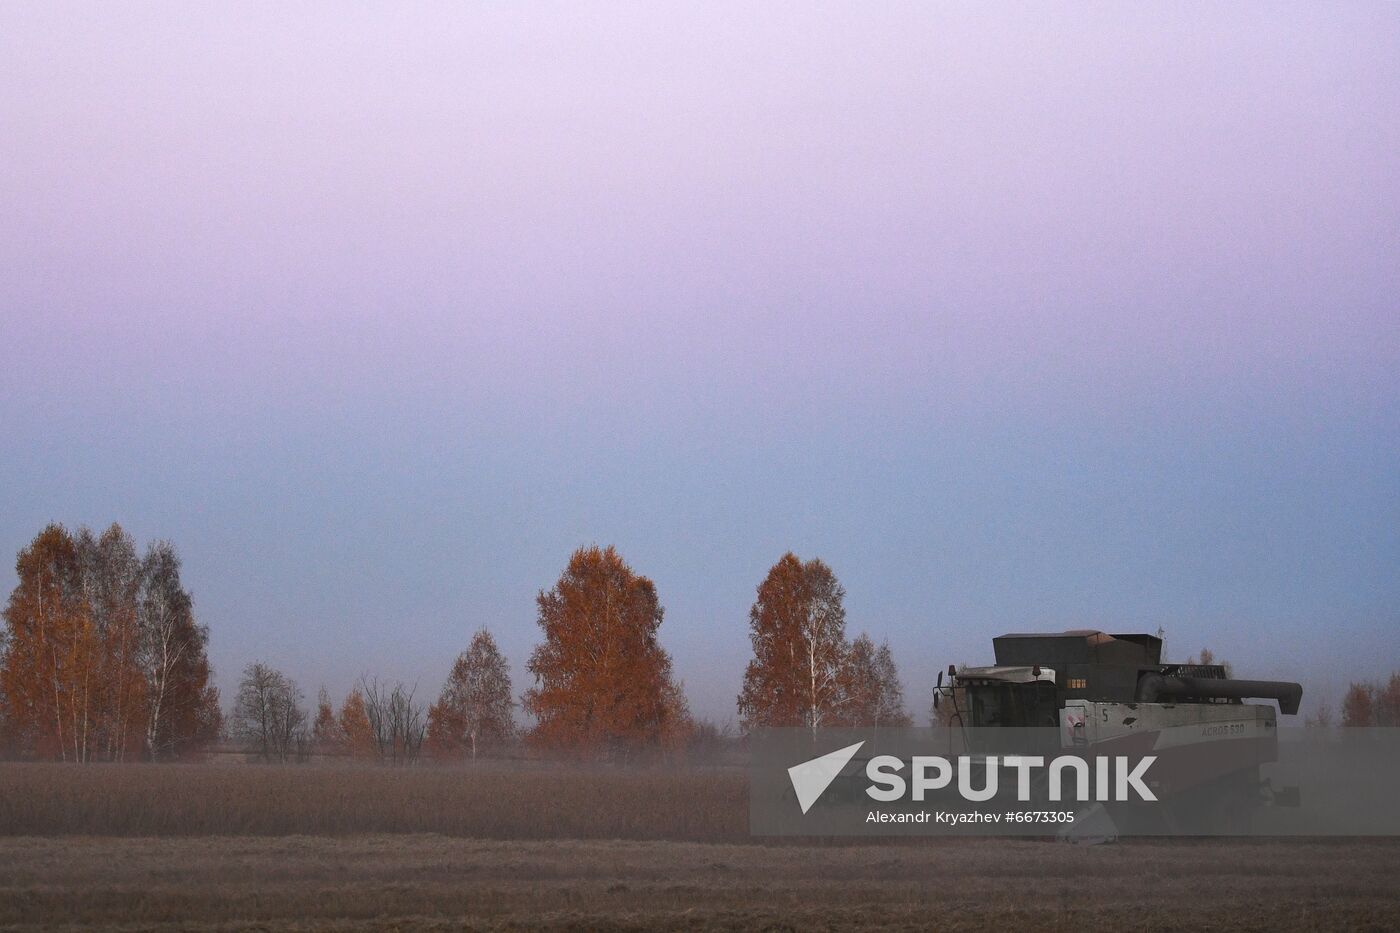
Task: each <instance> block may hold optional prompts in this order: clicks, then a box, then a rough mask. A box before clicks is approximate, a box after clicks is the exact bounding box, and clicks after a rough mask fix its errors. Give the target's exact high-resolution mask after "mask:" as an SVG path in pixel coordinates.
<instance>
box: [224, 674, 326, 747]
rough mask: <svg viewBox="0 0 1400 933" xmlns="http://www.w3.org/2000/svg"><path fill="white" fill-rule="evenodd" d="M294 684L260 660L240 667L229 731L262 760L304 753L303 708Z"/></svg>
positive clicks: (304, 718)
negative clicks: (240, 677) (230, 729)
mask: <svg viewBox="0 0 1400 933" xmlns="http://www.w3.org/2000/svg"><path fill="white" fill-rule="evenodd" d="M301 700H302V695H301V691H300V690H299V689H297V685H296V684H295V683H293V682H292V680H291V679H290V678H289V677H287V676H286V675H285V674H283V673H281V672H280V671H276V670H273V669H272V668H271V667H268V666H267V665H266V664H263V663H262V662H261V661H256V662H254V663H252V664H249V665H248V666H247V667H246V668H244V670H243V680H242V681H241V682H240V683H239V685H238V698H237V700H236V701H235V703H234V707H233V721H232V724H231V725H232V731H233V733H234V734H235V735H236V736H238V737H240V738H242V739H243V740H244V741H246V742H247V743H248V744H249V746H250V747H251V749H252V750H253V751H254V752H255V753H256V754H257V755H258V756H259V757H260V758H262V760H263V761H279V762H285V761H287V760H288V759H289V758H292V757H297V758H301V757H304V746H305V744H306V742H307V735H306V728H305V727H306V711H305V710H303V709H302V707H301Z"/></svg>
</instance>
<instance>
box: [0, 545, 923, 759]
mask: <svg viewBox="0 0 1400 933" xmlns="http://www.w3.org/2000/svg"><path fill="white" fill-rule="evenodd" d="M15 570H16V574H17V576H18V578H19V582H18V584H17V585H16V586H15V588H14V590H13V592H12V593H11V594H10V599H9V602H8V603H7V604H6V607H5V611H4V623H5V624H4V628H3V630H0V742H3V745H4V747H5V748H6V749H8V751H9V752H10V753H11V754H19V755H22V756H25V757H37V758H45V759H57V760H64V761H78V762H86V761H94V760H109V761H124V760H135V759H141V760H160V759H166V758H179V757H184V756H188V755H192V754H198V753H199V752H200V751H201V750H202V749H204V748H205V747H206V746H207V745H208V744H209V743H211V742H213V741H214V740H216V739H218V738H221V737H227V738H231V739H235V740H237V741H239V742H240V743H241V744H242V745H243V747H244V748H246V750H247V751H248V753H249V754H251V755H254V756H256V757H258V758H261V759H263V760H265V761H278V762H283V761H293V760H297V759H300V758H304V757H306V756H307V755H309V754H312V753H313V752H315V753H326V752H334V753H339V754H344V755H349V756H354V757H360V758H366V759H374V760H380V761H385V762H391V763H406V762H411V761H414V760H416V759H417V758H419V757H420V756H421V755H424V754H430V755H433V756H435V757H447V758H453V757H475V756H477V755H478V754H480V753H482V752H483V751H489V750H494V749H498V748H500V747H501V746H503V745H505V744H508V743H511V742H514V741H517V740H523V741H525V742H527V743H529V744H531V745H533V746H536V747H538V748H540V749H544V750H548V751H551V752H555V753H563V754H567V755H575V756H579V757H590V758H603V759H608V760H631V759H635V758H638V757H642V756H646V755H652V754H656V753H677V752H683V751H685V750H686V749H687V748H692V747H695V746H697V745H701V744H704V743H707V742H708V743H714V742H716V741H718V740H719V739H720V738H721V730H720V728H719V727H717V726H715V725H714V724H712V723H708V722H697V721H696V720H695V718H694V717H692V715H691V712H690V709H689V706H688V704H687V702H686V699H685V692H684V685H683V684H682V683H681V682H680V681H679V680H678V679H677V678H676V676H675V673H674V670H673V667H672V662H671V656H670V654H669V653H668V652H667V651H666V650H665V648H663V647H662V645H661V642H660V639H659V637H658V633H659V630H660V628H661V624H662V621H663V619H664V617H665V610H664V608H663V606H662V604H661V600H660V597H659V595H658V593H657V590H656V585H655V584H654V583H653V582H652V581H651V580H650V579H648V578H647V577H645V576H642V575H640V574H638V573H637V572H636V571H634V570H633V569H632V568H631V567H630V566H629V565H628V564H627V562H626V561H624V560H623V558H622V557H621V555H619V554H618V553H617V551H616V550H615V549H614V548H612V547H606V548H603V547H597V546H590V547H582V548H579V549H578V550H576V551H575V552H574V553H573V554H572V555H571V557H570V558H569V562H568V564H567V566H566V567H565V569H564V571H563V573H562V574H561V575H560V577H559V579H558V580H557V581H556V583H555V584H554V586H553V587H551V588H550V589H549V590H545V591H541V592H540V593H539V594H538V596H537V598H536V623H537V624H538V626H539V628H540V631H541V635H542V640H541V642H540V644H539V645H538V646H537V647H536V648H535V649H534V651H533V652H532V653H531V655H530V657H529V660H528V663H527V665H526V668H527V670H528V671H529V673H530V675H531V677H532V680H533V683H532V685H531V686H530V687H529V689H527V690H525V691H524V692H523V693H522V694H520V695H519V696H518V697H517V696H516V695H515V693H514V690H513V686H512V683H511V676H510V666H509V663H508V661H507V659H506V657H505V656H504V655H503V654H502V652H501V651H500V649H499V647H498V646H497V644H496V641H495V639H494V637H493V636H492V634H491V632H489V631H488V630H486V629H484V628H483V629H480V630H478V631H477V632H476V633H475V634H474V635H473V636H472V638H471V641H470V644H469V645H468V647H467V649H466V650H465V651H463V652H462V654H461V655H459V656H458V657H457V658H456V660H455V662H454V663H453V665H452V668H451V671H450V672H449V674H448V676H447V680H446V682H445V683H444V684H443V686H442V689H441V691H440V692H439V694H438V696H437V698H436V699H435V700H433V701H432V702H427V701H426V700H424V699H423V698H421V697H420V695H419V693H418V690H417V688H416V686H408V685H405V684H403V683H398V682H386V681H381V680H380V679H378V678H374V677H370V676H369V675H364V676H362V677H361V678H360V680H359V681H358V682H357V683H356V684H355V685H354V686H353V687H352V688H351V690H350V691H349V693H348V694H347V695H346V696H345V697H344V698H343V699H342V700H341V702H340V703H339V704H338V705H337V704H335V703H333V702H332V699H331V697H330V696H329V695H328V693H327V691H326V690H325V688H324V687H323V688H321V690H320V691H319V692H318V695H317V697H316V701H315V704H314V708H312V709H310V710H308V709H307V703H306V697H305V695H304V693H303V692H302V690H301V688H300V687H299V686H298V685H297V684H296V683H295V681H293V680H292V678H290V677H288V676H287V675H286V674H284V673H282V672H281V671H278V670H277V669H275V668H274V667H272V666H271V665H269V664H267V663H265V662H263V661H261V660H259V661H254V662H253V663H251V664H249V665H247V667H246V668H244V670H243V672H242V675H241V677H240V679H239V684H238V691H237V694H236V695H235V696H234V698H233V701H232V704H231V706H230V707H229V709H228V711H227V714H226V715H225V714H224V713H223V712H221V709H220V702H219V700H220V698H219V693H218V690H217V688H215V687H214V686H213V684H212V683H211V674H212V671H211V668H210V665H209V660H208V657H207V654H206V648H207V645H208V640H209V632H208V629H207V628H206V627H205V626H203V625H201V624H199V623H198V622H197V621H196V618H195V614H194V601H193V599H192V598H191V596H190V594H189V592H188V591H187V590H186V589H185V588H184V586H183V584H182V582H181V579H180V558H179V555H178V553H177V552H176V550H175V548H174V546H173V545H171V544H170V543H169V542H166V541H154V542H152V543H150V544H149V545H147V547H146V549H145V551H144V553H138V551H137V548H136V545H135V542H134V541H133V540H132V538H131V536H130V535H129V534H127V533H126V531H124V530H123V529H122V528H121V526H119V525H117V524H113V525H112V526H111V527H110V528H108V529H107V530H106V531H104V532H102V533H101V534H100V535H97V534H94V533H93V532H92V531H90V530H89V529H87V528H85V527H84V528H80V529H79V530H78V531H77V532H76V533H71V532H69V531H68V530H67V529H65V528H64V527H63V526H61V525H57V524H51V525H49V526H48V527H46V528H45V529H44V530H43V531H41V532H40V533H39V534H38V535H37V536H36V537H35V538H34V540H33V541H32V542H31V543H30V544H29V546H28V547H26V548H24V549H22V550H21V551H20V552H19V555H18V557H17V559H16V563H15ZM844 596H845V593H844V590H843V589H842V588H841V586H840V584H839V583H838V582H837V580H836V577H835V574H833V573H832V571H831V569H830V568H829V567H827V566H826V565H825V564H823V563H822V562H821V561H819V560H812V561H808V562H806V563H803V562H802V561H800V560H798V558H797V557H795V556H794V555H792V554H787V555H784V556H783V558H782V559H780V560H779V561H778V563H777V564H775V565H774V566H773V567H772V569H771V570H770V571H769V572H768V575H767V577H766V578H765V579H764V581H763V583H762V584H761V585H760V586H759V589H758V597H757V600H756V601H755V603H754V606H753V609H752V611H751V612H750V620H749V624H750V638H751V641H752V642H753V646H754V651H755V658H754V660H753V661H752V662H751V663H750V664H749V666H748V669H747V670H746V672H745V677H744V689H743V692H742V693H741V694H740V696H739V699H738V705H739V712H740V714H741V716H742V722H743V727H744V728H745V729H748V728H752V727H755V726H760V725H803V726H810V727H812V728H819V727H822V726H831V725H872V726H877V727H879V726H899V725H907V724H908V723H909V716H908V713H907V712H906V710H905V708H904V698H903V692H902V689H901V687H900V684H899V676H898V672H897V670H896V668H895V663H894V658H893V655H892V653H891V651H890V647H889V644H888V643H881V644H879V645H876V644H875V642H874V641H873V640H872V639H871V638H870V637H869V636H868V635H865V634H861V635H859V636H857V637H856V638H855V639H854V640H850V641H848V640H847V637H846V631H845V610H844V607H843V600H844ZM517 708H519V709H520V710H521V711H523V713H524V714H525V715H526V716H527V717H528V718H529V719H530V720H531V721H532V725H531V726H530V727H529V728H528V729H525V730H521V729H519V728H518V727H517V725H516V720H515V711H516V709H517Z"/></svg>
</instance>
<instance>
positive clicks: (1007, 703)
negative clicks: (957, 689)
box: [967, 682, 1059, 727]
mask: <svg viewBox="0 0 1400 933" xmlns="http://www.w3.org/2000/svg"><path fill="white" fill-rule="evenodd" d="M967 697H968V706H969V707H970V710H969V711H970V713H971V716H970V719H971V722H970V724H971V725H973V726H1050V727H1055V726H1057V725H1058V724H1059V715H1058V709H1057V707H1056V704H1055V685H1054V684H1050V683H1045V682H1038V683H1029V684H1006V683H985V684H978V685H976V686H971V687H968V689H967Z"/></svg>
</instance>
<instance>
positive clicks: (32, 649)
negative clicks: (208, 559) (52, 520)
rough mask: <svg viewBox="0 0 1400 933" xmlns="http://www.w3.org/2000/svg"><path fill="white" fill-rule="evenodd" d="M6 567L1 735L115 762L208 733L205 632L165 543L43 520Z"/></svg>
mask: <svg viewBox="0 0 1400 933" xmlns="http://www.w3.org/2000/svg"><path fill="white" fill-rule="evenodd" d="M15 571H16V574H17V575H18V577H19V582H18V584H17V585H16V586H15V589H14V591H13V592H12V593H11V594H10V599H9V602H8V604H7V605H6V606H5V611H4V620H5V628H4V630H3V632H0V731H3V738H4V739H5V744H6V745H8V746H10V747H12V748H18V749H20V750H21V751H24V752H27V753H29V754H33V755H36V756H39V757H44V758H56V759H60V760H64V761H79V762H85V761H92V760H96V759H105V760H111V761H122V760H125V759H128V758H148V759H158V758H169V757H177V756H179V755H181V754H184V753H185V752H187V751H189V750H191V749H194V748H198V747H199V746H201V745H203V744H204V743H205V742H207V741H209V740H210V739H211V738H213V737H214V736H216V735H218V733H219V730H220V721H221V717H220V712H219V694H218V690H217V689H216V688H214V687H213V686H212V685H211V684H210V683H209V676H210V668H209V661H208V659H207V657H206V655H205V648H206V645H207V643H208V638H209V633H208V631H207V630H206V629H205V628H204V627H203V626H201V625H199V624H198V623H197V622H196V621H195V618H194V613H193V602H192V600H191V599H190V595H189V593H188V592H187V591H186V590H185V589H184V587H183V585H182V584H181V582H180V558H179V555H178V554H177V553H176V551H175V548H174V547H173V546H171V545H170V544H169V543H168V542H164V541H156V542H152V543H151V544H150V545H148V546H147V547H146V550H145V553H144V555H139V554H138V553H137V549H136V544H135V542H134V541H133V540H132V539H131V536H130V535H128V534H127V533H126V532H125V531H124V530H123V529H122V528H121V526H119V525H116V524H113V525H112V526H111V527H110V528H108V529H107V530H106V531H105V532H103V533H102V534H101V535H100V536H99V535H94V534H93V533H92V532H91V531H90V530H88V529H87V528H81V529H79V530H78V532H77V534H71V533H69V532H68V530H67V529H65V528H63V527H62V526H61V525H49V526H48V527H47V528H45V529H44V530H43V531H41V532H40V533H39V535H38V536H37V537H36V538H35V539H34V541H33V542H32V543H31V544H30V545H29V547H27V548H25V549H24V550H22V551H20V553H19V556H18V558H17V559H16V561H15Z"/></svg>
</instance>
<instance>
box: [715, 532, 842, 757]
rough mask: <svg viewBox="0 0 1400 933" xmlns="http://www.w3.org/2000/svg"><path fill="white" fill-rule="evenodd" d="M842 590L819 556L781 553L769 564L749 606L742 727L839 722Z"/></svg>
mask: <svg viewBox="0 0 1400 933" xmlns="http://www.w3.org/2000/svg"><path fill="white" fill-rule="evenodd" d="M845 595H846V592H845V590H844V589H842V588H841V584H840V583H838V582H837V580H836V575H835V574H834V573H832V572H831V568H830V567H828V566H827V565H826V564H824V563H823V562H822V561H820V560H816V559H813V560H810V561H807V562H806V563H803V562H802V561H801V560H799V559H798V558H797V556H796V555H795V554H792V553H787V554H784V555H783V556H782V558H781V559H780V560H779V561H778V562H777V563H776V564H774V565H773V566H772V568H770V569H769V571H768V575H767V576H766V577H765V578H764V580H763V582H762V583H760V584H759V587H758V598H757V599H755V600H754V604H753V607H752V608H751V609H750V610H749V641H750V642H751V643H752V645H753V653H754V656H753V660H751V661H750V662H749V664H748V667H747V669H746V670H745V671H744V684H743V689H742V691H741V692H740V694H739V715H740V716H741V717H742V719H743V725H744V728H745V729H746V730H747V729H752V728H755V727H758V726H808V727H810V728H812V729H814V730H815V729H817V728H819V727H821V726H823V725H838V724H840V722H841V715H842V708H843V706H844V705H845V703H846V699H847V697H846V690H845V686H844V685H843V683H842V680H843V669H844V666H845V663H846V656H847V651H848V647H847V645H846V610H845V608H844V606H843V601H844V599H845Z"/></svg>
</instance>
